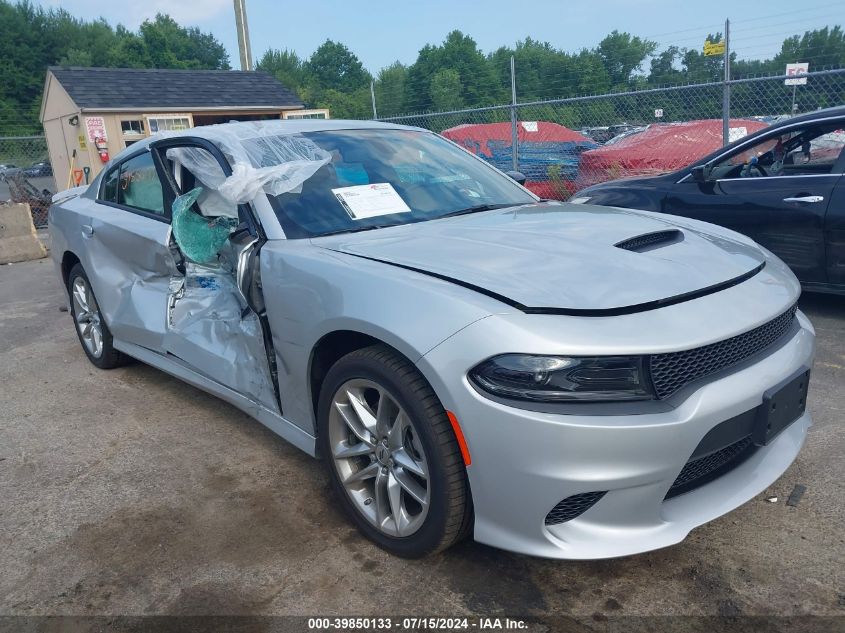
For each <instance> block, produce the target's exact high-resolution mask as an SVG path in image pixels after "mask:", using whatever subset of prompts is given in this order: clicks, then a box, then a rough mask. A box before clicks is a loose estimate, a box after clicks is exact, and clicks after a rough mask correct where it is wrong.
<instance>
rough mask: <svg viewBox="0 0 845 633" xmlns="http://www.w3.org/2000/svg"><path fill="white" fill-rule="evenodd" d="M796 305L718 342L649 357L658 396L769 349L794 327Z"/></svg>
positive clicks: (668, 394)
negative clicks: (746, 330) (756, 326)
mask: <svg viewBox="0 0 845 633" xmlns="http://www.w3.org/2000/svg"><path fill="white" fill-rule="evenodd" d="M795 310H796V307H795V306H792V307H791V308H790V309H789V310H787V311H786V312H784V313H783V314H781V315H780V316H778V317H776V318H774V319H772V320H771V321H769V322H768V323H765V324H763V325H761V326H760V327H758V328H755V329H753V330H749V331H748V332H745V333H743V334H740V335H738V336H734V337H732V338H729V339H725V340H724V341H719V342H718V343H712V344H711V345H705V346H704V347H698V348H696V349H690V350H686V351H683V352H670V353H668V354H655V355H653V356H651V357H650V358H649V368H650V370H651V380H652V383H653V384H654V391H655V394H656V395H657V397H658V398H660V399H662V398H668V397H669V396H671V395H672V394H673V393H675V392H676V391H678V390H679V389H681V388H682V387H684V386H686V385H688V384H689V383H691V382H692V381H694V380H697V379H699V378H702V377H704V376H707V375H709V374H712V373H714V372H717V371H719V370H721V369H725V368H726V367H730V366H732V365H736V364H737V363H740V362H742V361H743V360H745V359H746V358H749V357H751V356H753V355H754V354H756V353H757V352H760V351H762V350H764V349H765V348H767V347H768V346H769V345H771V344H772V343H774V342H775V341H777V340H778V339H779V338H780V337H781V336H783V335H784V334H785V333H786V332H787V330H789V328H790V327H791V326H792V322H793V320H794V319H795Z"/></svg>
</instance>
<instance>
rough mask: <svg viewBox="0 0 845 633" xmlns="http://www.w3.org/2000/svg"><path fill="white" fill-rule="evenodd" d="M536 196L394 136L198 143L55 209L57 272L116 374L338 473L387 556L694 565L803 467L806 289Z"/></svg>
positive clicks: (208, 138)
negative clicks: (681, 558) (130, 366)
mask: <svg viewBox="0 0 845 633" xmlns="http://www.w3.org/2000/svg"><path fill="white" fill-rule="evenodd" d="M518 180H520V177H519V175H518V174H511V175H510V177H509V176H506V175H504V174H502V173H501V172H499V171H497V170H496V169H494V168H493V167H491V166H490V165H489V164H488V163H486V162H485V161H483V160H482V159H480V158H478V157H476V156H474V155H472V154H470V153H468V152H466V151H464V150H462V149H460V148H458V147H457V146H455V145H453V144H452V143H451V142H449V141H447V140H445V139H443V138H441V137H439V136H437V135H435V134H433V133H431V132H428V131H425V130H419V129H414V128H407V127H402V126H397V125H388V124H380V123H371V122H354V121H297V122H293V121H291V122H281V121H275V122H260V123H230V124H225V125H219V126H208V127H200V128H196V129H191V130H187V131H184V132H179V133H171V134H169V135H166V136H156V137H152V138H150V139H147V140H146V141H143V142H139V143H136V144H134V145H132V146H131V147H130V148H128V149H126V150H125V151H124V152H122V153H121V154H119V155H118V156H116V157H115V158H114V159H113V160H112V162H110V163H109V164H108V165H107V166H106V167H105V169H104V170H103V171H102V173H101V174H100V175H99V176H98V177H97V178H96V179H95V180H94V181H93V183H92V184H91V185H90V186H88V187H86V188H79V189H74V190H69V191H67V192H63V193H60V194H57V195H56V196H55V198H54V204H53V206H52V208H51V210H50V217H49V221H50V230H51V234H52V255H53V257H54V259H55V263H56V265H57V269H58V272H59V274H60V275H61V278H62V282H63V283H64V284H65V286H66V287H67V289H68V296H69V300H70V305H71V315H72V316H73V320H74V324H75V327H76V330H77V333H78V335H79V339H80V341H81V343H82V349H83V351H84V352H85V353H86V354H87V356H88V358H89V359H90V360H91V362H92V363H94V364H95V365H96V366H97V367H100V368H102V369H109V368H112V367H116V366H118V365H121V364H123V363H125V362H127V360H128V359H130V358H134V359H137V360H140V361H142V362H144V363H148V364H150V365H153V366H155V367H158V368H159V369H161V370H163V371H165V372H168V373H170V374H172V375H173V376H176V377H178V378H180V379H182V380H184V381H186V382H188V383H190V384H192V385H195V386H197V387H199V388H201V389H204V390H206V391H208V392H210V393H213V394H215V395H217V396H219V397H220V398H222V399H223V400H226V401H227V402H230V403H231V404H233V405H235V406H236V407H238V408H240V409H242V410H243V411H245V412H247V413H248V414H250V415H251V416H253V417H254V418H255V419H257V420H258V421H259V422H261V423H263V424H265V425H266V426H268V427H269V428H270V429H272V430H273V431H274V432H276V433H277V434H278V435H280V436H281V437H283V438H284V439H286V440H288V441H290V442H292V443H293V444H295V445H296V446H297V447H299V448H301V449H302V450H304V451H306V452H307V453H309V454H311V455H314V456H319V457H321V458H322V459H323V460H324V462H325V464H326V467H327V469H328V472H329V473H330V476H331V481H332V482H333V486H334V489H335V495H334V501H335V502H337V503H339V504H340V505H342V506H343V507H344V508H345V510H346V511H347V512H348V514H349V516H350V518H351V520H352V521H353V522H354V523H355V524H356V525H357V526H358V527H359V528H360V530H361V531H362V532H363V534H364V535H366V536H367V537H369V538H370V539H372V540H373V541H375V542H376V543H377V544H379V545H380V546H381V547H383V548H385V549H386V550H388V551H390V552H393V553H395V554H397V555H400V556H407V557H418V556H423V555H426V554H430V553H433V552H436V551H439V550H442V549H444V548H446V547H448V546H450V545H452V544H454V543H455V542H457V541H458V540H460V539H462V538H464V537H466V536H469V535H472V536H474V538H475V539H476V540H478V541H481V542H483V543H488V544H490V545H494V546H496V547H501V548H505V549H508V550H513V551H517V552H524V553H528V554H532V555H538V556H546V557H552V558H603V557H611V556H621V555H626V554H632V553H636V552H643V551H647V550H651V549H655V548H659V547H664V546H667V545H671V544H673V543H677V542H679V541H681V540H682V539H683V538H684V537H685V536H686V535H687V534H688V533H689V532H690V530H692V529H693V528H695V527H696V526H698V525H701V524H702V523H704V522H706V521H709V520H711V519H714V518H716V517H718V516H720V515H722V514H724V513H726V512H728V511H730V510H732V509H733V508H735V507H737V506H738V505H740V504H742V503H744V502H746V501H748V500H749V499H750V498H752V497H753V496H755V495H757V494H759V493H760V492H761V491H762V490H764V489H765V488H766V487H767V486H768V485H769V484H771V483H772V482H773V481H774V480H775V479H777V477H779V476H780V475H781V473H783V472H784V470H785V469H786V468H787V467H788V466H789V465H790V463H791V462H792V461H793V460H794V459H795V457H796V455H797V454H798V451H799V450H800V448H801V446H802V444H803V442H804V439H805V437H806V434H807V430H808V428H809V426H810V424H811V421H810V416H809V413H808V412H807V410H806V396H807V388H808V379H809V372H810V367H811V365H812V361H813V354H814V332H813V328H812V326H811V325H810V323H809V321H808V320H807V319H806V317H805V316H804V315H803V314H802V313H801V312H800V311H798V310H797V309H796V301H797V299H798V295H799V292H800V289H799V285H798V282H797V281H796V279H795V277H794V276H793V274H792V273H791V272H790V271H789V270H788V269H787V268H786V266H784V265H783V263H782V262H781V261H780V260H778V259H777V258H776V257H774V256H773V255H772V254H771V253H769V252H768V251H766V250H765V249H763V248H761V247H760V246H758V245H756V244H755V243H753V242H752V241H751V240H749V239H747V238H745V237H742V236H741V235H738V234H736V233H734V232H732V231H729V230H726V229H722V228H719V227H716V226H712V225H708V224H704V223H701V222H697V221H694V220H689V219H681V218H673V217H671V216H664V215H658V214H653V213H647V212H640V211H632V210H623V209H616V208H606V207H597V206H590V205H570V204H565V203H559V202H550V201H543V200H538V199H537V198H536V197H535V196H534V195H533V194H531V193H530V192H528V191H527V190H525V189H524V188H522V187H521V186H520V185H519V184H518V182H517V181H518ZM278 485H280V486H283V485H285V482H284V481H279V482H278ZM328 502H329V501H327V503H328Z"/></svg>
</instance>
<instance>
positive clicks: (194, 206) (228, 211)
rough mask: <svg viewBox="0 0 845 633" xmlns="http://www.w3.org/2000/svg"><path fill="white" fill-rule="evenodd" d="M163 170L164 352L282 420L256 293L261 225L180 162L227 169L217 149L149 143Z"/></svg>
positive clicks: (196, 141)
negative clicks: (166, 212) (169, 213)
mask: <svg viewBox="0 0 845 633" xmlns="http://www.w3.org/2000/svg"><path fill="white" fill-rule="evenodd" d="M151 148H152V151H153V152H155V153H156V155H157V158H158V160H159V161H160V163H161V165H162V166H163V171H164V172H165V181H166V182H165V183H164V185H165V188H166V189H168V190H169V191H168V195H167V197H168V199H169V203H170V204H171V205H172V209H173V216H174V221H173V230H172V233H171V241H170V247H171V250H172V251H173V254H174V258H175V259H176V261H177V269H178V273H177V274H174V275H173V277H172V278H171V281H170V287H169V290H168V297H167V323H166V332H165V335H164V341H163V347H164V351H165V353H167V354H168V355H169V356H170V357H175V359H178V361H180V362H181V363H183V364H185V365H186V366H188V367H189V368H191V369H192V370H194V371H196V372H198V373H200V374H202V375H204V376H206V377H207V378H210V379H211V380H214V381H215V382H217V383H219V384H221V385H224V386H225V387H228V388H229V389H232V390H233V391H236V392H237V393H239V394H240V395H241V396H244V397H246V398H248V399H250V400H252V401H253V402H255V403H257V404H259V405H261V406H262V407H264V408H266V409H269V410H270V411H272V412H274V413H278V414H281V403H280V401H279V390H278V384H277V373H276V363H275V353H274V351H273V349H272V338H271V336H270V330H269V324H268V321H267V318H266V313H265V309H264V302H263V296H262V293H261V287H260V278H259V274H260V273H259V272H258V271H259V267H258V256H259V251H260V247H261V245H262V244H263V243H264V238H263V234H262V232H261V227H260V226H259V224H258V223H257V221H256V219H255V217H254V215H253V213H252V211H251V209H250V208H249V206H248V205H234V204H231V203H227V202H226V201H225V199H224V198H223V197H222V196H220V195H219V194H218V193H217V192H216V191H215V190H214V189H213V188H212V187H209V186H207V185H206V184H205V183H204V182H202V181H201V180H200V179H199V178H197V177H196V176H195V175H194V174H193V173H192V172H191V171H190V170H189V169H188V168H187V167H185V165H184V161H182V160H180V157H184V156H186V155H188V154H186V153H189V154H191V155H193V156H194V157H197V156H201V157H202V160H203V161H210V162H209V164H212V163H213V164H214V165H215V168H217V167H219V169H220V172H221V173H220V176H221V177H222V178H225V177H227V176H229V175H231V168H230V166H229V164H228V162H227V161H226V159H225V157H224V156H223V154H222V153H221V152H220V150H219V149H218V148H217V147H216V146H215V145H214V144H212V143H210V142H209V141H207V140H205V139H202V138H195V137H179V138H170V139H162V140H160V141H157V142H155V143H153V144H152V145H151Z"/></svg>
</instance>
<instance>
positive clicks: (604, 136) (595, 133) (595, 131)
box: [581, 125, 613, 145]
mask: <svg viewBox="0 0 845 633" xmlns="http://www.w3.org/2000/svg"><path fill="white" fill-rule="evenodd" d="M581 134H583V135H584V136H586V137H588V138H591V139H593V140H594V141H595V142H596V143H598V144H599V145H602V144H604V143H607V142H608V141H609V140H610V139H612V138H613V132H611V131H610V128H609V127H608V126H606V125H605V126H602V127H585V128H582V129H581Z"/></svg>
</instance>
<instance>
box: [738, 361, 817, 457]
mask: <svg viewBox="0 0 845 633" xmlns="http://www.w3.org/2000/svg"><path fill="white" fill-rule="evenodd" d="M809 385H810V369H809V367H804V368H803V369H801V370H800V371H799V372H797V373H796V374H793V375H792V376H791V377H790V378H787V379H786V380H785V381H783V382H782V383H780V384H778V385H775V386H774V387H772V388H771V389H768V390H767V391H766V392H765V393H764V394H763V404H761V405H760V407H758V409H757V418H756V421H755V424H754V432H753V434H752V437H753V440H754V443H755V444H756V445H757V446H765V445H766V444H768V443H769V442H771V441H772V440H773V439H774V438H775V437H776V436H777V435H778V434H779V433H780V432H781V431H783V430H784V429H785V428H786V427H788V426H789V425H790V424H792V423H793V422H795V420H797V419H798V418H800V417H801V416H802V415H803V414H804V410H805V409H806V408H807V389H808V387H809Z"/></svg>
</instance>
